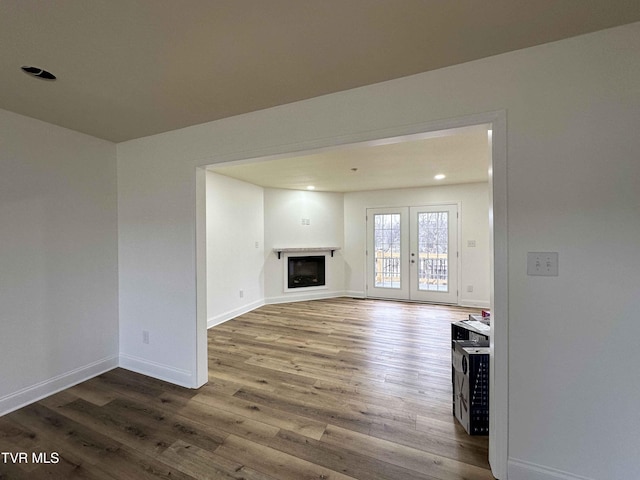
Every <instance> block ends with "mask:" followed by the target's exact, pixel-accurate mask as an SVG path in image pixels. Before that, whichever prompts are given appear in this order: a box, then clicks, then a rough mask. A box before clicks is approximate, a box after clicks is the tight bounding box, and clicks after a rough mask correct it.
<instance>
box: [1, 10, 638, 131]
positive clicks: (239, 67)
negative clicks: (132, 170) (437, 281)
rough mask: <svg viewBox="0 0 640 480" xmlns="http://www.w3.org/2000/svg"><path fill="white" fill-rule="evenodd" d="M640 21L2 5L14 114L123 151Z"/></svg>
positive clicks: (557, 15)
mask: <svg viewBox="0 0 640 480" xmlns="http://www.w3.org/2000/svg"><path fill="white" fill-rule="evenodd" d="M638 20H640V1H638V0H588V1H587V0H533V1H532V0H484V1H479V0H455V1H443V0H317V1H312V0H180V1H176V0H108V1H106V0H105V1H100V0H2V1H1V2H0V67H1V68H0V86H1V88H0V108H3V109H6V110H10V111H13V112H17V113H20V114H23V115H27V116H30V117H34V118H38V119H41V120H44V121H47V122H50V123H54V124H57V125H61V126H64V127H67V128H71V129H74V130H77V131H81V132H85V133H88V134H90V135H94V136H96V137H99V138H103V139H107V140H111V141H114V142H121V141H125V140H128V139H133V138H138V137H142V136H146V135H151V134H156V133H160V132H164V131H169V130H174V129H177V128H181V127H186V126H189V125H194V124H198V123H203V122H207V121H212V120H216V119H220V118H225V117H229V116H233V115H238V114H241V113H246V112H250V111H255V110H259V109H263V108H267V107H271V106H275V105H280V104H285V103H289V102H294V101H297V100H302V99H306V98H311V97H315V96H319V95H323V94H327V93H332V92H336V91H341V90H346V89H349V88H354V87H358V86H362V85H367V84H372V83H376V82H381V81H384V80H390V79H393V78H398V77H402V76H406V75H411V74H415V73H420V72H424V71H427V70H432V69H436V68H441V67H444V66H448V65H454V64H458V63H462V62H466V61H470V60H474V59H478V58H483V57H487V56H490V55H496V54H499V53H503V52H507V51H511V50H516V49H520V48H525V47H529V46H532V45H538V44H542V43H545V42H550V41H554V40H559V39H562V38H566V37H571V36H575V35H579V34H582V33H587V32H591V31H595V30H599V29H603V28H608V27H612V26H616V25H620V24H624V23H630V22H634V21H638ZM23 65H32V66H38V67H41V68H45V69H47V70H50V71H51V72H53V73H54V74H55V75H57V76H58V79H57V80H55V81H51V82H47V81H44V80H39V79H35V78H30V77H28V76H27V75H26V74H24V73H23V72H21V71H20V67H21V66H23Z"/></svg>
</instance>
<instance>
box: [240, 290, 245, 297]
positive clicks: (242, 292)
mask: <svg viewBox="0 0 640 480" xmlns="http://www.w3.org/2000/svg"><path fill="white" fill-rule="evenodd" d="M240 298H244V290H240Z"/></svg>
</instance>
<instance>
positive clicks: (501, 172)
mask: <svg viewBox="0 0 640 480" xmlns="http://www.w3.org/2000/svg"><path fill="white" fill-rule="evenodd" d="M485 124H486V125H490V128H491V130H492V154H491V165H489V166H488V168H489V172H490V174H489V197H490V198H489V201H490V222H491V224H490V235H491V255H492V259H491V260H492V261H491V269H490V270H491V281H490V286H489V288H490V301H491V311H492V323H491V346H490V352H491V353H490V356H491V357H490V358H491V363H490V365H491V369H490V378H491V382H490V395H491V397H490V419H491V420H490V435H489V463H490V464H491V470H492V472H493V475H494V476H495V477H497V478H499V479H500V480H506V479H507V459H508V420H509V417H508V413H509V408H508V407H509V365H508V360H509V357H508V351H509V341H508V336H509V321H508V306H509V305H508V300H509V295H508V232H507V115H506V111H504V110H498V111H493V112H486V113H480V114H475V115H468V116H464V117H457V118H453V119H444V120H438V121H433V122H426V123H418V124H410V125H399V126H395V127H391V128H386V129H381V130H373V131H365V132H361V133H358V134H353V135H343V136H340V135H337V136H334V137H328V138H321V139H317V140H313V141H306V142H300V143H297V144H286V145H277V146H269V147H265V148H262V149H258V150H254V151H252V152H242V151H238V152H233V153H231V154H223V155H215V154H213V155H212V156H211V157H210V159H209V160H208V163H209V164H220V163H228V164H233V163H247V162H249V161H255V162H258V161H268V160H274V159H277V158H285V157H291V156H294V155H300V154H302V153H311V152H315V153H317V152H319V151H323V150H333V149H338V148H342V147H345V146H349V145H354V144H360V145H370V146H374V145H379V144H380V143H381V141H382V142H388V141H401V140H417V139H420V138H428V137H430V136H434V135H440V134H441V133H442V131H446V130H451V129H457V128H463V127H471V126H477V125H485ZM194 176H195V178H196V189H195V190H196V191H195V192H194V195H195V196H196V197H198V198H196V202H195V203H196V212H194V213H195V215H196V232H194V237H197V238H194V240H195V243H196V247H197V248H196V258H195V259H194V261H195V263H196V276H197V283H198V293H199V294H198V295H196V299H195V300H196V302H197V308H196V311H197V318H196V322H197V325H196V336H197V338H196V339H195V340H196V343H197V345H198V346H201V348H197V350H196V352H197V354H196V357H197V358H194V360H193V369H192V370H193V371H194V372H195V376H196V378H197V379H198V380H199V381H198V382H197V383H198V384H201V382H200V381H202V382H204V381H206V378H207V368H208V367H207V350H206V348H204V347H205V346H206V338H207V318H206V303H204V304H203V302H206V295H205V294H204V293H205V292H206V273H204V270H203V269H205V268H206V254H204V253H202V250H203V248H202V246H203V244H202V242H203V240H202V238H201V236H202V235H205V232H206V227H205V223H203V222H204V221H205V215H204V213H203V210H204V209H203V205H204V195H205V191H206V189H205V188H204V183H205V175H204V174H203V172H202V167H197V168H196V171H195V172H194ZM205 238H206V237H205ZM198 246H199V247H198Z"/></svg>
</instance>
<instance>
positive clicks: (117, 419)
mask: <svg viewBox="0 0 640 480" xmlns="http://www.w3.org/2000/svg"><path fill="white" fill-rule="evenodd" d="M470 312H472V310H468V309H463V308H451V307H445V306H430V305H419V304H411V303H400V302H384V301H376V300H354V299H347V298H339V299H332V300H316V301H310V302H301V303H295V304H281V305H269V306H265V307H262V308H260V309H258V310H255V311H253V312H251V313H248V314H245V315H242V316H240V317H238V318H236V319H234V320H231V321H229V322H227V323H225V324H223V325H220V326H218V327H215V328H213V329H211V330H209V383H208V384H207V385H206V386H204V387H202V388H201V389H199V390H189V389H184V388H180V387H176V386H172V385H170V384H167V383H164V382H161V381H158V380H154V379H151V378H147V377H144V376H142V375H138V374H135V373H132V372H128V371H126V370H122V369H116V370H113V371H111V372H108V373H105V374H103V375H100V376H99V377H96V378H94V379H92V380H89V381H87V382H84V383H82V384H80V385H77V386H75V387H73V388H70V389H68V390H65V391H63V392H61V393H59V394H56V395H54V396H52V397H49V398H47V399H44V400H41V401H40V402H37V403H35V404H32V405H30V406H28V407H25V408H22V409H20V410H18V411H16V412H13V413H11V414H9V415H6V416H4V417H1V418H0V452H13V453H17V452H28V455H29V463H22V464H12V463H11V462H9V463H4V462H3V461H2V457H0V479H2V480H4V479H9V478H17V479H29V480H33V479H41V478H55V479H58V478H59V479H75V478H89V479H104V480H113V479H165V480H169V479H174V480H188V479H236V480H240V479H245V480H312V479H313V480H345V479H352V478H356V479H360V480H418V479H447V480H454V479H468V480H485V479H493V476H492V475H491V473H490V471H489V466H488V463H487V437H471V436H468V435H467V434H466V433H465V432H464V430H463V429H462V427H460V426H459V425H458V424H457V423H456V422H455V420H454V418H453V416H452V415H451V360H450V323H451V322H452V321H456V320H461V319H464V318H466V317H467V315H468V313H470ZM32 452H36V453H39V452H44V453H46V454H48V455H49V456H51V454H52V453H54V452H56V453H58V454H59V458H60V461H59V462H58V463H50V464H34V463H32V458H31V454H32Z"/></svg>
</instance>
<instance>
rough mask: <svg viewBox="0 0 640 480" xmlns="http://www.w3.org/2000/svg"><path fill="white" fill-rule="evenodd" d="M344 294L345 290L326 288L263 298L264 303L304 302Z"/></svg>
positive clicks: (342, 295)
mask: <svg viewBox="0 0 640 480" xmlns="http://www.w3.org/2000/svg"><path fill="white" fill-rule="evenodd" d="M344 296H346V292H344V291H327V290H319V291H315V292H311V291H308V292H300V293H297V292H296V293H289V294H287V295H282V296H280V297H270V298H265V302H264V303H265V305H273V304H277V303H289V302H304V301H307V300H320V299H323V298H336V297H344Z"/></svg>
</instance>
